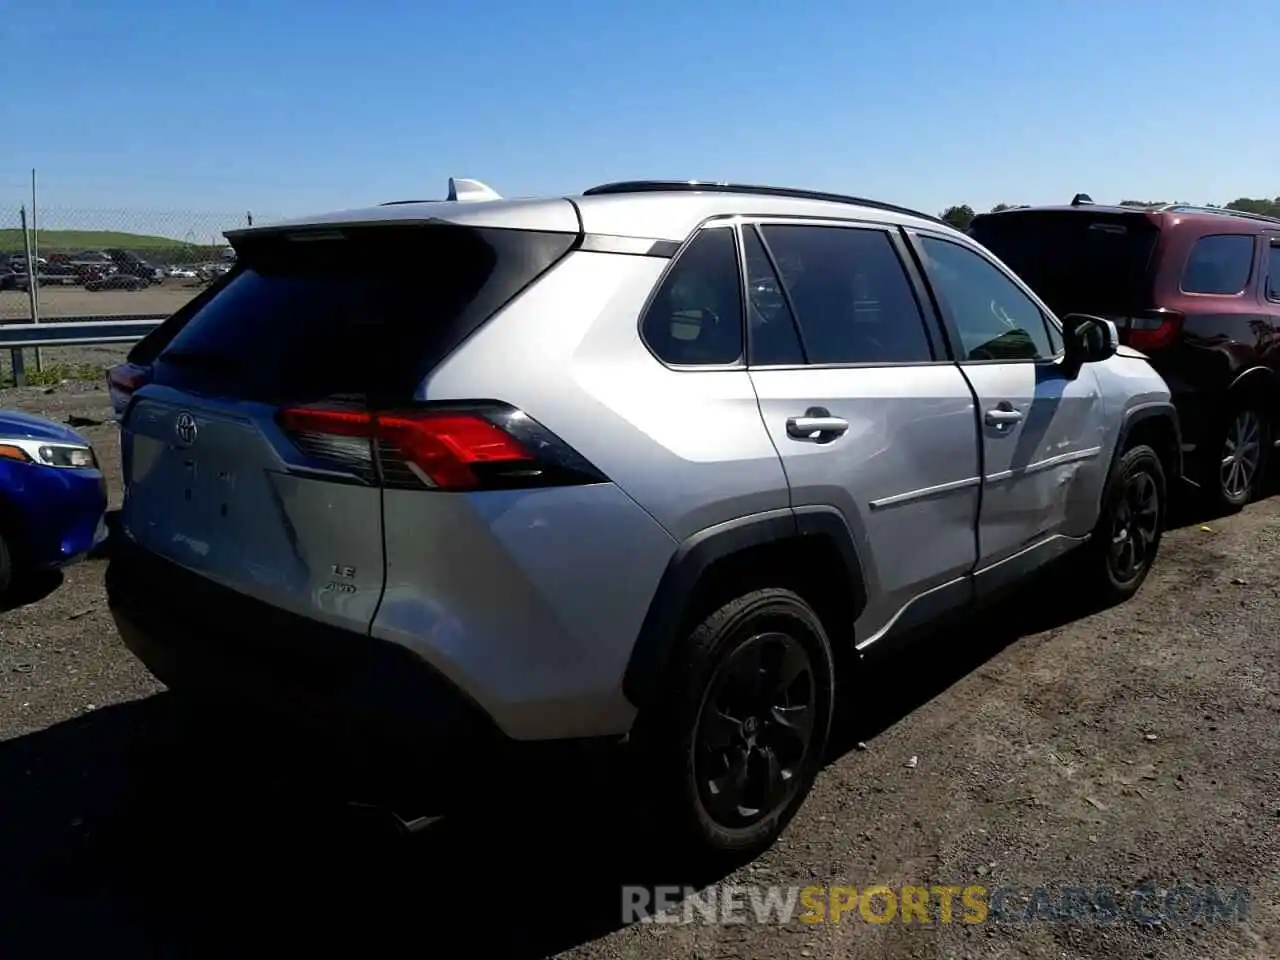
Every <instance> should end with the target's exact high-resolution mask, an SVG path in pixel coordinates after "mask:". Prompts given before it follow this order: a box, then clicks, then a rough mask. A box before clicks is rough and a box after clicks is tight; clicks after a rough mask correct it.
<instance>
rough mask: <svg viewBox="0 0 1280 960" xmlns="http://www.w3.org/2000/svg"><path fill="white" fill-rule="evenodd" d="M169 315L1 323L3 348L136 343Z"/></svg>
mask: <svg viewBox="0 0 1280 960" xmlns="http://www.w3.org/2000/svg"><path fill="white" fill-rule="evenodd" d="M165 319H167V318H166V317H128V318H119V317H97V318H94V319H93V320H85V319H84V318H77V319H75V320H72V321H65V320H58V321H54V322H52V323H8V324H0V349H2V348H5V347H8V348H9V349H16V348H18V347H79V346H93V345H95V344H103V343H132V342H134V341H135V340H141V339H142V338H143V337H145V336H146V335H147V334H148V333H150V332H151V331H152V330H154V329H155V328H156V327H158V326H160V324H161V323H163V322H164V321H165Z"/></svg>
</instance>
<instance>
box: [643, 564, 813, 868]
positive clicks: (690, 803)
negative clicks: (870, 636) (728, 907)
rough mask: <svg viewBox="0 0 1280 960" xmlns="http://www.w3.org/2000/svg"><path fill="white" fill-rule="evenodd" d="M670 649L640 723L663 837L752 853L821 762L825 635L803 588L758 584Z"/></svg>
mask: <svg viewBox="0 0 1280 960" xmlns="http://www.w3.org/2000/svg"><path fill="white" fill-rule="evenodd" d="M677 658H678V659H677V660H676V661H675V662H674V663H673V665H672V667H671V669H670V671H669V672H668V674H667V678H666V684H665V686H664V688H663V691H662V697H661V701H660V703H659V704H658V705H656V706H655V707H653V708H652V709H653V710H654V711H656V712H655V714H654V715H651V716H648V717H646V718H642V721H641V726H640V728H639V731H640V736H639V740H640V749H641V754H642V759H643V767H644V769H645V771H646V773H651V774H652V778H646V780H647V782H648V783H651V784H652V785H653V786H652V789H653V790H654V791H656V800H657V803H658V808H659V809H658V813H659V822H660V823H661V824H662V827H663V829H664V833H665V836H664V840H675V842H676V843H677V844H678V845H679V848H680V850H681V852H684V853H692V854H694V855H695V857H698V858H703V859H707V858H709V859H715V860H730V859H732V860H739V859H745V858H750V857H753V856H755V855H757V854H759V853H761V852H762V851H764V850H765V849H766V848H768V847H769V846H770V845H771V844H772V843H773V841H774V840H775V839H776V838H777V836H778V834H779V833H780V832H781V831H782V829H783V828H784V827H785V826H786V825H787V823H789V822H790V820H791V818H792V817H793V816H794V815H795V813H796V811H797V810H799V808H800V806H801V805H802V804H803V803H804V799H805V797H806V796H807V795H808V793H809V789H810V788H811V786H812V785H813V780H814V778H815V777H816V776H817V773H818V771H819V770H820V769H821V767H822V763H823V760H824V757H825V753H826V748H827V743H828V740H829V738H830V734H831V726H832V707H833V700H834V697H833V684H834V674H835V669H834V664H833V659H832V653H831V644H830V641H829V640H828V639H827V635H826V631H825V630H824V629H823V626H822V623H821V621H820V620H819V619H818V616H817V614H816V613H814V611H813V609H812V608H811V607H810V606H809V605H808V604H807V603H806V602H805V601H804V600H803V599H802V598H801V597H799V596H798V595H797V594H795V593H793V592H791V591H790V590H782V589H764V590H755V591H753V592H751V593H748V594H745V595H743V596H741V597H739V598H737V599H735V600H733V601H731V602H729V603H727V604H725V605H724V606H722V607H720V608H719V609H718V610H716V611H714V612H713V613H712V614H711V615H710V616H708V617H707V618H706V619H705V620H703V621H702V623H700V624H699V625H698V626H697V627H696V628H695V629H694V630H693V631H692V633H690V634H689V636H688V638H687V640H686V642H685V643H684V644H683V645H682V646H681V647H680V649H679V652H678V653H677ZM646 721H648V722H646ZM642 788H643V784H642ZM645 789H649V788H645Z"/></svg>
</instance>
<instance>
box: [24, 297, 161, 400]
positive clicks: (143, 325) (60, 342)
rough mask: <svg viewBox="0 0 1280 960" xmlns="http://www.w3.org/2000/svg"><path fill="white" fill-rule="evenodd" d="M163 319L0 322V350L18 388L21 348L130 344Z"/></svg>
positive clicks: (76, 318)
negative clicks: (4, 351) (8, 360)
mask: <svg viewBox="0 0 1280 960" xmlns="http://www.w3.org/2000/svg"><path fill="white" fill-rule="evenodd" d="M167 319H168V315H167V314H145V315H135V316H125V317H66V318H59V319H57V320H54V321H52V322H49V323H7V324H0V349H6V348H7V349H8V350H9V356H10V358H11V360H12V363H13V382H14V383H15V384H16V385H17V386H20V387H21V386H25V385H26V382H27V373H26V365H25V363H24V360H23V356H22V351H23V349H31V348H38V347H83V346H97V345H100V344H111V343H134V342H136V341H138V340H141V339H142V338H143V337H145V336H146V335H147V334H148V333H150V332H151V331H152V330H154V329H155V328H156V327H158V326H160V324H162V323H163V322H164V321H165V320H167Z"/></svg>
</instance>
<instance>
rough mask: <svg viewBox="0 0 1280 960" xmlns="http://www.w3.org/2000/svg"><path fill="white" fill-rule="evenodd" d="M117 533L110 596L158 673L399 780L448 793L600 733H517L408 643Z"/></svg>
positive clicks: (573, 748)
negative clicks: (543, 738)
mask: <svg viewBox="0 0 1280 960" xmlns="http://www.w3.org/2000/svg"><path fill="white" fill-rule="evenodd" d="M118 540H119V542H117V543H114V544H113V546H112V547H111V560H110V563H109V564H108V567H107V574H106V587H107V597H108V603H109V605H110V609H111V613H112V615H113V617H114V618H115V621H116V625H117V627H118V629H119V632H120V637H121V639H122V640H123V641H124V644H125V646H127V647H128V648H129V650H131V651H132V652H133V653H134V655H135V656H137V657H138V658H139V659H140V660H141V661H142V662H143V663H144V664H145V665H146V666H147V668H148V669H149V670H150V671H151V672H152V673H153V674H154V675H155V676H156V678H157V679H159V680H160V681H161V682H162V683H164V684H166V685H167V686H169V687H171V688H174V689H177V690H180V691H189V692H200V693H210V694H215V695H218V696H221V697H224V698H227V699H229V700H231V701H232V702H235V701H244V702H246V704H252V705H253V706H255V707H257V708H260V709H263V710H265V711H266V712H267V714H268V715H270V714H274V715H276V716H277V717H278V718H279V719H282V720H286V721H289V722H290V724H291V725H296V726H299V727H301V728H302V729H304V730H305V731H306V732H307V734H308V735H309V736H312V737H316V738H319V739H320V741H321V742H323V743H324V744H326V745H331V746H333V747H334V748H335V749H338V750H340V751H342V755H343V756H344V758H349V757H358V758H360V759H361V765H362V766H366V767H367V766H369V765H370V764H373V765H375V766H377V767H378V774H379V776H380V777H384V778H385V779H386V781H387V782H388V783H392V784H394V785H396V786H397V787H401V788H402V787H407V786H414V787H424V788H427V787H429V788H430V790H431V792H432V793H433V795H436V796H440V797H441V798H446V797H450V796H455V795H460V794H462V793H465V791H455V790H451V789H450V787H453V786H459V787H460V786H463V785H464V783H463V782H464V781H465V782H468V783H469V784H470V785H471V786H472V787H474V786H477V785H479V782H480V781H482V780H483V779H484V776H483V775H484V772H485V770H491V769H493V768H494V767H495V765H501V764H500V763H499V764H495V761H512V762H517V761H524V760H526V759H534V760H537V761H539V762H541V761H543V760H544V759H551V758H553V757H559V756H562V755H564V756H573V757H578V756H580V755H581V750H580V748H581V747H584V746H593V747H594V746H602V745H603V744H597V743H589V744H584V743H580V742H560V743H553V744H546V745H538V746H539V747H541V749H538V748H536V747H534V746H532V745H526V744H523V743H517V742H516V741H513V740H511V739H509V738H508V737H506V736H505V735H504V734H503V733H502V732H501V731H500V730H499V729H498V728H497V727H496V725H495V724H494V723H493V722H492V721H491V720H490V718H489V717H488V716H487V715H486V714H485V713H484V711H482V710H481V709H480V708H479V707H478V706H476V705H475V704H474V703H473V702H472V701H470V700H469V699H468V698H467V697H466V696H465V695H464V694H463V693H462V692H461V691H459V690H458V689H457V688H456V687H455V686H453V685H452V684H451V683H450V682H449V681H448V680H446V679H445V678H444V677H443V676H442V675H441V674H439V673H438V672H437V671H435V670H434V669H432V668H431V667H430V666H429V665H428V664H427V663H426V662H424V661H423V660H422V659H421V658H419V657H418V656H416V655H415V654H413V653H412V652H411V651H409V650H407V649H405V648H404V647H402V646H400V645H398V644H395V643H391V642H388V641H384V640H378V639H375V638H373V637H370V636H368V635H366V634H361V633H355V632H352V631H348V630H343V629H340V628H337V627H333V626H330V625H327V624H323V623H320V622H318V621H315V620H311V619H309V618H306V617H301V616H298V615H296V614H292V613H288V612H285V611H282V610H279V609H277V608H275V607H272V606H269V605H268V604H265V603H262V602H261V601H258V600H255V599H253V598H250V597H247V596H245V595H243V594H241V593H238V592H236V591H234V590H231V589H229V588H226V587H223V586H221V585H220V584H217V583H214V582H212V581H210V580H208V579H206V578H204V577H201V576H198V575H196V574H193V573H191V572H190V571H187V570H185V569H183V568H181V567H179V566H177V565H175V564H172V563H170V562H168V561H166V560H163V559H161V558H159V557H156V556H155V555H153V554H150V553H148V552H146V551H144V550H142V549H140V548H139V547H137V545H136V544H133V543H132V542H131V541H129V540H128V538H127V537H123V536H121V537H119V538H118ZM446 769H447V771H448V777H447V778H446V777H439V778H437V777H434V776H433V775H432V771H433V770H435V771H442V770H446ZM507 772H508V773H509V772H510V771H509V770H508V771H507Z"/></svg>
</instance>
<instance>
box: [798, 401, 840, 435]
mask: <svg viewBox="0 0 1280 960" xmlns="http://www.w3.org/2000/svg"><path fill="white" fill-rule="evenodd" d="M848 429H849V421H848V420H845V419H844V418H843V417H833V416H831V414H830V412H828V411H827V410H824V409H823V408H822V407H810V408H809V409H808V410H806V411H805V412H804V416H803V417H790V418H788V420H787V436H789V437H790V438H791V439H792V440H834V439H835V438H836V437H838V436H841V435H842V434H843V433H844V432H845V431H846V430H848Z"/></svg>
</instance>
